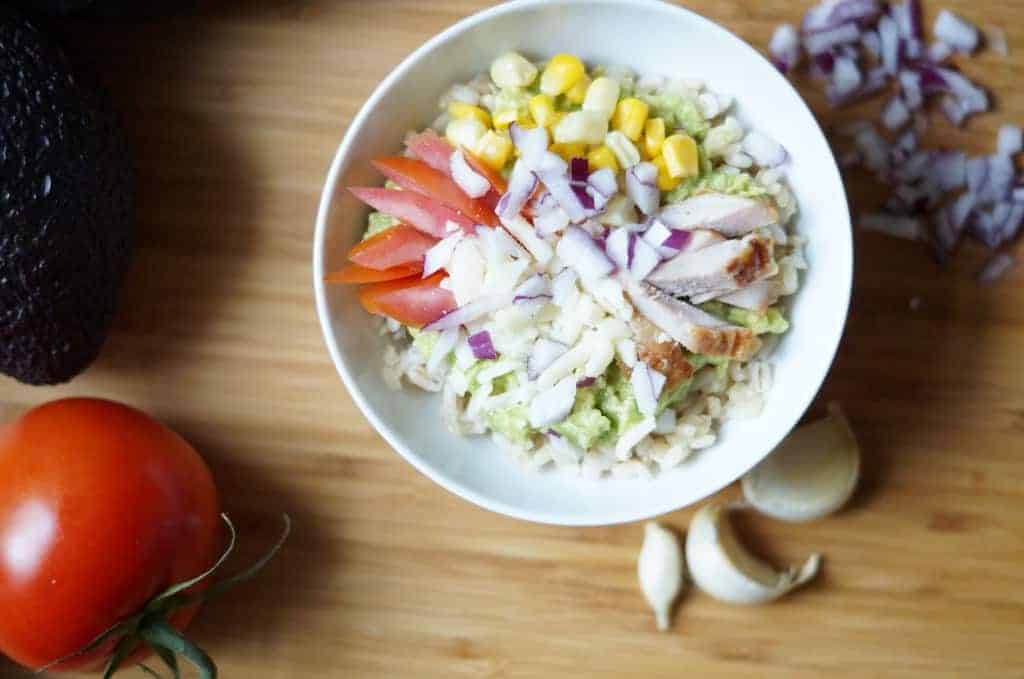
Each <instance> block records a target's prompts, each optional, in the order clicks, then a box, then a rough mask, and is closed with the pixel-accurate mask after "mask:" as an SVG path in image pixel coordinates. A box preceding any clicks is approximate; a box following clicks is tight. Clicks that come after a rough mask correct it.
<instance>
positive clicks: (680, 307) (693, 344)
mask: <svg viewBox="0 0 1024 679" xmlns="http://www.w3.org/2000/svg"><path fill="white" fill-rule="evenodd" d="M619 281H620V282H621V283H622V287H623V289H624V290H625V291H626V294H627V295H628V296H629V299H630V301H631V302H632V303H633V306H634V307H636V310H637V311H639V312H640V313H641V314H643V316H645V317H646V318H647V320H649V321H650V322H651V323H653V324H654V325H655V326H657V327H658V328H661V330H663V331H664V332H665V334H667V335H668V336H669V337H671V338H672V339H674V340H676V341H677V342H679V343H680V344H682V345H683V346H684V347H686V348H687V349H689V350H690V351H692V352H694V353H697V354H707V355H709V356H728V357H729V358H735V359H738V360H741V361H746V360H748V359H749V358H750V357H751V356H753V355H754V353H755V352H756V351H757V350H758V349H760V348H761V341H760V340H759V339H758V338H757V336H756V335H755V334H754V333H753V332H751V330H750V329H749V328H742V327H739V326H736V325H730V324H729V323H726V322H725V321H723V320H721V319H719V318H715V317H714V316H712V315H711V314H707V313H704V312H703V311H701V310H700V309H698V308H697V307H695V306H693V305H691V304H687V303H686V302H682V301H680V300H677V299H675V298H673V297H672V296H670V295H668V294H666V293H664V292H662V291H661V290H658V289H657V288H655V287H653V286H651V285H648V284H647V283H642V282H638V281H636V280H634V279H633V278H631V277H630V276H628V275H626V274H623V273H620V274H619Z"/></svg>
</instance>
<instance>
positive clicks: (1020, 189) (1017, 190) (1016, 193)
mask: <svg viewBox="0 0 1024 679" xmlns="http://www.w3.org/2000/svg"><path fill="white" fill-rule="evenodd" d="M1010 197H1011V198H1012V199H1013V202H1014V203H1024V186H1020V185H1017V186H1015V187H1013V192H1012V194H1011V196H1010Z"/></svg>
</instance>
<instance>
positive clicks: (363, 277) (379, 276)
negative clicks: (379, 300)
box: [324, 262, 423, 283]
mask: <svg viewBox="0 0 1024 679" xmlns="http://www.w3.org/2000/svg"><path fill="white" fill-rule="evenodd" d="M422 272H423V263H422V262H421V263H419V264H399V265H398V266H393V267H391V268H390V269H367V268H366V267H365V266H359V265H358V264H346V265H345V266H343V267H341V268H340V269H338V270H337V271H332V272H331V273H329V274H327V276H325V277H324V280H325V281H327V282H328V283H381V282H383V281H394V280H398V279H400V278H408V277H409V276H418V275H419V274H420V273H422Z"/></svg>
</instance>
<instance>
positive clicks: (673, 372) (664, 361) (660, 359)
mask: <svg viewBox="0 0 1024 679" xmlns="http://www.w3.org/2000/svg"><path fill="white" fill-rule="evenodd" d="M629 323H630V325H631V326H633V339H634V341H636V356H637V358H639V359H640V360H641V361H643V362H644V363H646V364H647V365H648V366H650V367H651V368H653V369H654V370H657V371H658V372H660V373H661V374H662V375H664V376H665V378H666V379H665V386H664V388H663V389H662V393H663V394H671V393H672V392H674V391H675V390H676V389H678V388H679V385H680V384H682V383H683V382H685V381H686V380H688V379H690V378H691V377H693V373H694V370H693V366H692V365H691V364H690V362H689V361H688V360H686V355H685V354H684V353H683V349H682V347H680V346H679V343H678V342H676V341H675V340H673V339H671V338H670V337H667V336H666V335H665V333H663V332H662V331H661V330H659V329H658V326H656V325H654V324H653V323H651V322H650V321H648V320H647V319H646V318H644V317H643V316H636V315H634V316H633V319H632V320H631V321H630V322H629Z"/></svg>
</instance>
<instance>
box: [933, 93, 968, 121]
mask: <svg viewBox="0 0 1024 679" xmlns="http://www.w3.org/2000/svg"><path fill="white" fill-rule="evenodd" d="M939 108H941V109H942V115H944V116H946V120H948V121H949V122H951V123H952V124H953V125H955V126H957V127H960V126H961V125H963V124H964V120H966V119H967V111H966V110H964V107H963V106H962V105H961V104H960V102H959V101H957V99H956V97H952V96H949V95H946V96H944V97H942V100H941V101H940V102H939Z"/></svg>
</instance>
